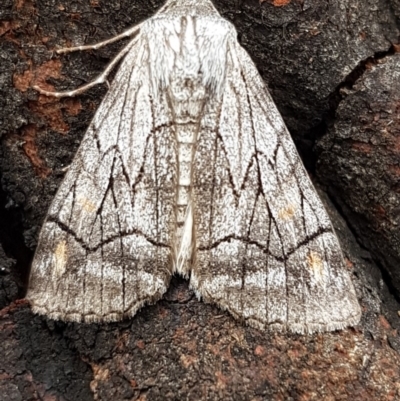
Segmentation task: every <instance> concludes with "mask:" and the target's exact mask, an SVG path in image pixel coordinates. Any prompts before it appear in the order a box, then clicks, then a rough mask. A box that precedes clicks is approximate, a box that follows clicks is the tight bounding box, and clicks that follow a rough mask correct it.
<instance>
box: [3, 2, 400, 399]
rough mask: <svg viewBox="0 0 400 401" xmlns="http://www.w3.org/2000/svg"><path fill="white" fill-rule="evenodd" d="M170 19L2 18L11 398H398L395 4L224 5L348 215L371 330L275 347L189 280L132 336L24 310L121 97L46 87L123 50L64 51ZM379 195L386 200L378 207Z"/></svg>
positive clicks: (13, 9)
mask: <svg viewBox="0 0 400 401" xmlns="http://www.w3.org/2000/svg"><path fill="white" fill-rule="evenodd" d="M161 3H162V1H160V0H157V1H156V0H154V1H139V0H138V1H136V2H130V1H128V0H121V1H118V2H117V1H115V0H113V1H109V2H106V1H94V0H93V1H90V2H89V1H83V0H78V1H74V2H56V3H55V2H52V1H49V0H36V1H30V0H4V1H3V2H2V4H1V5H0V43H1V44H0V82H1V85H0V91H1V96H0V135H2V137H1V144H0V169H1V191H0V221H1V225H0V244H1V245H2V247H3V249H4V251H5V253H3V252H0V307H1V308H2V309H1V310H0V400H1V401H2V400H4V401H10V400H23V401H25V400H51V401H54V400H60V401H61V400H94V399H96V400H142V401H143V400H185V399H187V400H199V399H201V400H203V399H204V400H282V401H283V400H285V401H286V400H293V401H294V400H296V401H297V400H298V401H305V400H328V401H334V400H356V401H358V400H360V401H361V400H363V401H364V400H374V401H375V400H393V401H395V400H397V399H400V386H399V383H400V354H399V352H400V339H399V335H398V331H397V330H399V329H400V323H399V321H400V319H399V314H398V311H399V310H400V306H399V303H398V302H397V301H396V299H395V298H394V297H393V295H392V294H391V290H392V289H394V288H396V286H397V288H400V286H399V284H398V282H397V281H396V277H398V274H399V273H398V272H399V270H398V267H397V266H398V262H399V261H400V256H399V255H400V251H399V248H398V239H397V237H396V235H398V229H397V231H396V225H395V224H393V223H394V222H396V218H398V214H399V212H398V206H396V205H397V204H396V202H397V201H398V198H399V196H400V195H399V192H398V188H397V187H398V178H397V175H396V174H397V170H396V161H397V160H398V156H397V159H396V153H395V149H396V148H395V146H396V143H397V142H398V136H399V130H398V119H397V120H396V118H395V116H396V113H397V114H398V113H399V110H398V106H396V105H397V104H398V91H399V88H398V87H397V89H396V86H395V85H398V83H397V82H398V74H399V72H398V71H397V69H398V65H399V60H398V55H397V54H395V53H394V50H395V49H396V46H393V44H396V41H397V37H398V27H397V26H396V16H397V18H398V16H399V14H400V11H399V8H398V2H396V1H394V0H393V1H392V2H388V1H384V0H364V1H362V2H361V1H356V0H346V1H343V0H341V1H338V2H320V1H317V0H311V1H304V2H297V1H290V0H285V1H282V0H279V1H278V0H273V1H268V2H264V3H262V4H259V3H258V2H257V1H251V0H241V1H232V0H219V1H216V6H217V7H218V9H219V10H220V11H221V13H222V14H223V15H224V16H225V17H227V18H229V19H230V20H231V21H232V22H233V23H234V24H235V26H236V27H237V29H238V31H239V39H240V41H241V43H242V44H243V46H244V47H245V48H246V49H247V50H248V51H249V53H250V54H251V56H252V57H253V59H254V60H255V61H256V63H257V66H258V68H259V70H260V72H261V74H262V75H263V77H264V79H265V80H266V82H268V84H269V86H270V88H271V93H272V96H273V98H274V100H275V102H276V104H277V105H278V108H279V109H280V111H281V113H282V115H283V117H284V120H285V121H286V123H287V125H288V127H289V128H290V130H291V133H292V134H293V136H294V138H295V140H296V143H297V145H298V147H299V149H300V151H301V153H302V155H303V160H304V162H305V164H306V166H307V167H308V168H309V171H310V173H311V174H312V173H315V172H316V173H317V174H318V178H319V182H322V183H323V184H325V187H323V188H322V189H325V190H328V192H329V195H330V197H331V199H333V200H334V202H335V205H338V206H339V207H340V212H341V213H342V216H344V219H343V217H342V216H340V215H339V213H338V212H337V210H336V209H335V207H334V206H333V205H332V204H331V203H330V201H329V199H328V198H327V197H326V196H324V195H323V192H321V194H322V196H323V199H324V201H325V203H326V205H327V207H328V210H329V211H330V215H331V218H332V221H333V224H334V226H335V228H336V230H337V233H338V235H339V238H340V240H341V243H342V247H343V249H344V252H345V255H346V260H347V264H348V268H349V271H350V272H351V274H352V278H353V280H354V283H355V286H356V291H357V294H358V297H359V300H360V302H361V305H362V308H363V318H362V321H361V323H360V325H359V326H358V327H356V328H355V329H348V330H344V331H340V332H335V333H329V334H324V335H314V336H308V337H307V336H297V335H276V334H274V335H272V334H266V333H263V332H260V331H258V330H255V329H250V328H248V327H244V326H242V325H241V324H240V323H238V322H237V321H235V320H234V319H233V318H231V317H230V316H229V315H228V314H227V313H225V312H222V311H220V310H219V309H217V308H216V307H213V306H210V305H205V304H204V303H201V302H198V301H197V300H196V299H195V298H194V296H193V294H192V293H191V292H190V291H189V290H188V288H187V284H186V282H184V281H182V280H180V279H174V281H173V283H172V285H171V288H170V291H169V292H168V294H167V295H166V296H165V297H164V299H163V300H162V301H161V302H159V303H157V304H156V305H154V306H149V307H145V308H144V309H143V310H142V311H141V312H139V314H138V316H137V317H135V318H134V319H132V320H127V321H125V322H122V323H119V324H108V325H79V324H64V323H57V322H53V321H50V320H47V319H45V318H43V317H39V316H35V315H33V314H32V313H31V312H30V310H29V306H28V305H27V304H26V303H25V302H24V301H22V302H21V301H17V302H13V301H15V300H17V299H18V298H20V297H22V295H23V292H24V286H26V280H27V277H28V273H29V260H30V258H31V256H32V252H33V250H34V249H35V245H36V235H37V231H38V229H39V227H40V225H41V222H42V220H43V218H44V216H45V213H46V211H47V208H48V206H49V203H50V201H51V199H52V197H53V196H54V193H55V191H56V189H57V186H58V184H59V182H60V180H61V178H62V176H63V174H64V171H63V168H65V166H67V165H68V164H69V162H70V161H71V159H72V157H73V155H74V153H75V151H76V149H77V146H78V145H79V143H80V140H81V138H82V136H83V134H84V132H85V128H86V127H87V125H88V123H89V122H90V119H91V117H92V116H93V113H94V111H95V110H96V108H97V106H98V104H99V102H100V100H101V98H102V96H103V95H104V93H105V90H106V88H95V89H93V90H91V91H90V92H88V93H87V94H85V95H82V96H80V97H78V98H75V99H64V100H61V101H60V100H54V99H43V98H39V97H38V96H37V93H36V92H35V91H33V90H32V89H30V87H31V86H32V85H33V84H40V85H42V86H45V87H47V88H48V89H53V88H57V89H60V90H61V89H67V88H75V87H77V86H79V85H81V84H83V83H85V82H87V81H89V80H90V79H92V78H93V77H94V76H96V74H97V73H99V72H100V71H102V70H103V68H104V67H105V65H106V64H107V62H108V61H109V60H110V58H111V57H112V56H113V55H114V54H115V52H116V51H117V49H118V48H119V46H118V45H115V46H111V47H110V48H106V49H102V50H99V51H98V52H95V53H93V52H86V53H78V54H71V55H68V56H64V57H54V55H53V54H52V50H54V48H56V47H62V46H66V45H72V44H82V43H92V42H97V41H100V40H102V39H105V38H108V37H110V36H113V35H115V34H116V33H119V32H122V31H123V30H124V29H125V28H127V27H129V26H131V25H133V24H134V23H135V22H138V21H139V20H142V19H144V18H147V17H149V16H150V15H152V13H153V12H154V10H155V9H156V8H157V7H158V6H160V5H161ZM121 45H122V44H120V46H121ZM377 59H379V60H380V61H379V63H378V64H377V63H376V60H377ZM396 71H397V72H396ZM396 77H397V78H396ZM354 83H355V85H354ZM396 102H397V103H396ZM396 107H397V109H396ZM336 110H337V113H336ZM376 116H378V117H376ZM390 116H393V118H391V117H390ZM389 120H393V123H391V124H388V122H389ZM396 123H397V125H395V124H396ZM371 131H373V133H374V134H375V136H374V135H372V134H371ZM346 135H347V136H346ZM352 135H354V138H353V137H352ZM372 137H373V138H375V139H376V141H375V139H374V140H371V138H372ZM396 140H397V142H396ZM390 141H393V142H390ZM316 142H318V147H317V151H315V146H314V145H315V143H316ZM354 144H355V145H354ZM317 160H318V163H316V162H317ZM397 165H398V161H397ZM354 166H356V168H350V167H354ZM386 166H388V168H387V167H386ZM391 166H392V167H391ZM393 166H394V167H393ZM367 167H368V168H367ZM388 170H389V171H388ZM396 180H397V181H396ZM385 191H386V192H385ZM379 192H384V193H382V195H384V194H386V193H387V196H388V198H385V197H384V196H382V197H381V198H379V202H376V199H377V197H379ZM389 195H390V196H389ZM377 204H378V205H379V207H378V209H376V207H377V206H376V205H377ZM382 210H383V211H382ZM355 213H357V214H355ZM346 222H347V223H349V224H350V225H351V229H352V231H353V232H354V233H356V235H357V239H355V237H354V236H353V234H352V232H351V231H350V230H349V228H348V227H347V225H346ZM396 241H397V242H396ZM359 243H361V244H362V246H363V247H364V248H362V247H361V246H360V245H359ZM389 257H390V258H389ZM379 266H384V267H385V270H383V272H384V273H383V274H382V272H381V270H380V268H379ZM387 272H389V273H390V274H388V273H387ZM396 274H397V276H396Z"/></svg>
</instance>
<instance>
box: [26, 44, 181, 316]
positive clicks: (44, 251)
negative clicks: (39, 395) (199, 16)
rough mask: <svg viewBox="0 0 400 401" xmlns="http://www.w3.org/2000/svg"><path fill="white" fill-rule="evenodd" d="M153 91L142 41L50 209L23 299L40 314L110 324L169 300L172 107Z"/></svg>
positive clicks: (173, 155) (173, 172)
mask: <svg viewBox="0 0 400 401" xmlns="http://www.w3.org/2000/svg"><path fill="white" fill-rule="evenodd" d="M150 91H151V84H150V77H149V69H148V50H147V46H146V43H145V39H139V42H138V43H137V44H136V45H135V46H134V47H133V48H132V49H131V50H130V52H129V53H128V54H127V56H126V57H125V59H124V61H123V63H122V65H121V67H120V69H119V71H118V73H117V74H116V77H115V78H114V82H113V85H112V87H111V89H110V90H109V92H108V93H107V95H106V97H105V99H104V100H103V102H102V104H101V106H100V107H99V109H98V111H97V113H96V115H95V117H94V119H93V121H92V122H91V124H90V126H89V128H88V131H87V132H86V134H85V137H84V139H83V141H82V144H81V146H80V148H79V150H78V152H77V154H76V156H75V158H74V160H73V162H72V164H71V166H70V168H69V170H68V172H67V174H66V177H65V178H64V180H63V182H62V184H61V186H60V188H59V190H58V192H57V194H56V196H55V198H54V201H53V203H52V205H51V207H50V209H49V212H48V215H47V217H46V221H45V223H44V225H43V228H42V231H41V233H40V238H39V244H38V247H37V251H36V254H35V257H34V260H33V264H32V271H31V278H30V285H29V289H28V294H27V298H28V299H29V300H30V301H31V303H32V306H33V310H34V311H35V312H38V313H41V314H46V315H48V316H49V317H51V318H54V319H62V320H74V321H85V322H92V321H114V320H119V319H122V318H123V317H125V316H132V315H134V314H135V312H136V311H137V310H138V309H139V308H140V307H141V306H142V305H143V304H144V303H148V302H154V301H156V300H157V299H159V298H160V297H161V296H162V294H163V293H164V292H165V291H166V289H167V286H168V283H169V280H170V276H171V266H172V265H171V260H170V258H171V256H170V253H171V238H172V235H173V233H172V232H171V228H173V226H172V224H171V221H174V213H175V211H174V202H175V187H176V183H175V177H176V175H177V172H176V163H174V161H175V160H176V144H175V143H174V141H173V140H174V136H173V135H172V134H171V133H170V128H168V127H170V126H171V124H169V123H170V120H171V116H170V115H169V112H168V107H167V104H166V101H165V99H164V98H162V94H161V95H160V98H159V101H158V102H157V101H154V100H153V101H152V102H151V101H150V95H151V93H150ZM160 152H162V155H160ZM166 159H167V160H168V159H169V160H171V164H170V165H169V166H168V169H166V167H165V160H166Z"/></svg>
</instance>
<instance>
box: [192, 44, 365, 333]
mask: <svg viewBox="0 0 400 401" xmlns="http://www.w3.org/2000/svg"><path fill="white" fill-rule="evenodd" d="M225 71H226V79H225V85H224V90H223V95H222V100H221V102H220V103H219V104H218V106H217V107H213V106H210V105H208V106H207V109H206V111H205V115H204V118H203V120H202V123H201V128H200V134H199V143H198V147H197V151H196V158H195V165H194V168H195V171H194V177H193V183H194V184H193V185H194V188H193V190H194V202H193V204H194V224H195V233H196V256H195V260H194V266H193V270H192V275H191V286H192V288H194V290H195V291H196V292H197V294H198V295H199V296H201V297H202V298H203V299H204V300H205V301H207V302H212V303H216V304H218V305H219V306H221V307H222V308H224V309H227V310H228V311H229V312H231V313H232V314H233V315H234V316H235V317H237V318H240V319H243V320H245V321H246V322H247V323H248V324H250V325H252V326H255V327H259V328H263V329H268V328H271V329H276V330H290V331H294V332H300V333H304V332H308V333H311V332H315V331H327V330H335V329H340V328H344V327H346V326H348V325H354V324H356V323H357V322H358V320H359V318H360V307H359V304H358V302H357V298H356V295H355V291H354V288H353V285H352V283H351V281H350V278H349V275H348V273H347V272H346V270H345V266H344V261H343V256H342V252H341V249H340V246H339V243H338V239H337V237H336V235H335V233H334V230H333V228H332V226H331V223H330V220H329V217H328V215H327V213H326V211H325V209H324V207H323V205H322V203H321V201H320V199H319V197H318V195H317V194H316V191H315V189H314V188H313V185H312V183H311V181H310V179H309V178H308V176H307V173H306V171H305V169H304V167H303V165H302V162H301V160H300V158H299V156H298V154H297V151H296V149H295V146H294V144H293V142H292V140H291V137H290V134H289V133H288V131H287V129H286V127H285V125H284V122H283V120H282V118H281V116H280V114H279V112H278V111H277V109H276V106H275V104H274V102H273V101H272V99H271V97H270V95H269V93H268V91H267V89H266V87H265V84H264V82H263V81H262V79H261V77H260V76H259V74H258V72H257V69H256V67H255V66H254V64H253V62H252V61H251V59H250V57H249V56H248V54H247V53H246V52H245V51H244V50H243V49H242V48H241V47H240V45H239V44H238V43H237V42H236V41H233V40H231V41H229V42H228V50H227V64H226V70H225Z"/></svg>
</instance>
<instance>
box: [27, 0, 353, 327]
mask: <svg viewBox="0 0 400 401" xmlns="http://www.w3.org/2000/svg"><path fill="white" fill-rule="evenodd" d="M126 36H129V37H131V38H132V39H131V41H130V42H129V43H128V44H127V45H126V47H125V48H124V49H123V50H122V51H121V52H120V53H119V54H118V55H117V56H116V57H115V59H114V60H113V61H112V62H111V64H110V65H109V67H108V68H107V69H106V70H105V71H104V72H103V74H102V75H101V76H100V77H98V78H97V79H96V80H95V81H93V82H91V83H89V84H87V85H86V86H84V87H82V88H79V89H77V90H74V91H70V92H65V93H52V92H47V91H44V90H42V89H40V88H36V89H37V90H38V91H39V92H40V93H42V94H44V95H47V96H57V97H62V96H75V95H78V94H80V93H82V92H83V91H84V90H87V89H88V88H90V87H91V86H93V85H96V84H99V83H102V82H104V81H105V79H106V77H107V75H108V74H109V72H110V71H111V70H112V69H113V68H114V67H115V66H116V64H117V63H119V62H120V61H121V60H122V61H121V65H120V67H119V70H118V72H117V74H116V76H115V78H114V80H113V83H112V85H111V87H110V89H109V91H108V93H107V95H106V96H105V98H104V100H103V101H102V103H101V105H100V107H99V109H98V110H97V112H96V114H95V116H94V118H93V120H92V122H91V124H90V126H89V128H88V130H87V132H86V135H85V137H84V139H83V141H82V143H81V145H80V147H79V150H78V152H77V154H76V156H75V158H74V160H73V162H72V164H71V166H70V168H69V170H68V172H67V173H66V176H65V178H64V180H63V182H62V184H61V186H60V188H59V190H58V192H57V194H56V196H55V198H54V201H53V202H52V204H51V207H50V209H49V211H48V214H47V217H46V219H45V222H44V224H43V227H42V230H41V233H40V238H39V243H38V246H37V250H36V254H35V257H34V260H33V264H32V270H31V277H30V284H29V290H28V293H27V298H28V299H29V300H30V302H31V304H32V308H33V311H34V312H37V313H40V314H45V315H47V316H48V317H50V318H52V319H61V320H68V321H80V322H82V321H83V322H87V323H90V322H109V321H117V320H120V319H123V318H128V317H132V316H133V315H135V313H136V312H137V311H138V309H139V308H141V307H142V306H143V305H144V304H147V303H154V302H155V301H157V300H158V299H160V298H161V297H162V295H163V294H164V293H165V291H166V290H167V288H168V285H169V281H170V279H171V276H172V275H173V274H175V273H177V274H180V275H181V276H183V277H186V278H189V280H190V287H191V288H192V289H193V290H194V292H195V293H196V294H197V296H198V297H199V298H201V299H203V300H204V301H205V302H210V303H215V304H217V305H219V306H220V307H221V308H222V309H226V310H228V311H229V312H230V313H231V314H232V315H233V316H234V317H235V318H238V319H240V320H242V321H244V322H245V323H247V324H249V325H251V326H254V327H256V328H259V329H264V330H278V331H286V330H289V331H292V332H298V333H312V332H319V331H329V330H335V329H341V328H344V327H346V326H349V325H355V324H357V322H358V321H359V319H360V307H359V304H358V301H357V298H356V294H355V291H354V288H353V285H352V283H351V281H350V277H349V275H348V273H347V272H346V269H345V267H344V261H343V256H342V252H341V249H340V246H339V242H338V239H337V237H336V235H335V232H334V230H333V228H332V225H331V223H330V220H329V218H328V215H327V213H326V211H325V210H324V207H323V205H322V203H321V200H320V199H319V197H318V195H317V193H316V191H315V189H314V187H313V185H312V183H311V181H310V179H309V178H308V176H307V173H306V171H305V169H304V167H303V165H302V162H301V160H300V158H299V156H298V154H297V152H296V149H295V146H294V144H293V142H292V140H291V137H290V135H289V133H288V131H287V129H286V127H285V124H284V122H283V120H282V118H281V116H280V114H279V112H278V111H277V108H276V106H275V105H274V102H273V100H272V99H271V97H270V95H269V93H268V91H267V88H266V85H265V83H264V82H263V80H262V78H261V77H260V75H259V73H258V71H257V69H256V67H255V65H254V63H253V62H252V60H251V59H250V57H249V55H248V54H247V53H246V52H245V50H244V49H243V48H242V47H241V46H240V45H239V43H238V41H237V33H236V30H235V28H234V27H233V25H232V24H231V23H229V22H228V21H226V20H225V19H223V18H222V17H221V16H220V15H219V13H218V12H217V10H216V9H215V8H214V6H213V4H212V3H211V1H210V0H167V2H166V4H165V5H164V7H162V8H161V10H160V11H159V12H158V13H157V14H155V15H154V16H153V17H152V18H150V19H148V20H146V21H144V22H142V23H141V24H139V25H137V26H135V27H134V28H131V29H130V30H128V31H127V32H125V33H123V34H122V35H119V36H117V37H115V38H113V39H110V40H108V41H105V42H102V43H99V44H97V45H93V46H81V47H77V48H72V49H64V50H61V51H60V52H67V51H74V50H84V49H88V48H91V49H96V48H99V47H100V46H103V45H106V44H108V43H111V42H114V41H116V40H118V39H121V38H123V37H126Z"/></svg>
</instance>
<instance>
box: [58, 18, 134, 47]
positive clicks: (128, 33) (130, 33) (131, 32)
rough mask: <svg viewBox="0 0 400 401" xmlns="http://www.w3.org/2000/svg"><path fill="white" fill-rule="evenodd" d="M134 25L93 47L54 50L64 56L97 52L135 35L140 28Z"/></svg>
mask: <svg viewBox="0 0 400 401" xmlns="http://www.w3.org/2000/svg"><path fill="white" fill-rule="evenodd" d="M141 25H142V24H139V25H135V26H134V27H133V28H130V29H128V30H126V31H125V32H122V33H121V34H119V35H117V36H114V37H113V38H111V39H107V40H104V41H103V42H99V43H95V44H93V45H85V46H76V47H63V48H62V49H58V50H56V53H57V54H66V53H72V52H76V51H83V50H97V49H100V48H101V47H104V46H107V45H109V44H111V43H114V42H118V41H119V40H121V39H124V38H129V37H132V36H134V35H136V34H137V33H138V32H139V31H140V26H141Z"/></svg>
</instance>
